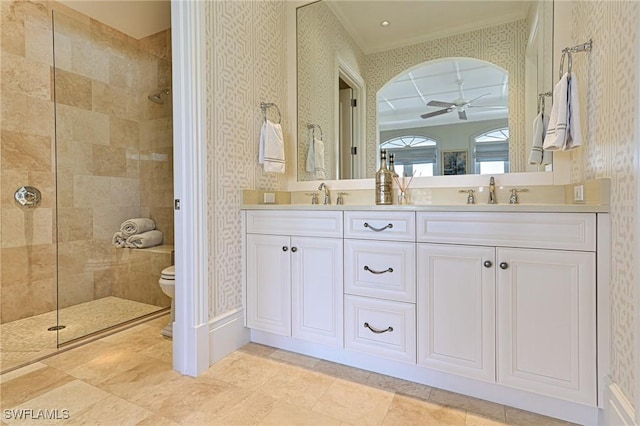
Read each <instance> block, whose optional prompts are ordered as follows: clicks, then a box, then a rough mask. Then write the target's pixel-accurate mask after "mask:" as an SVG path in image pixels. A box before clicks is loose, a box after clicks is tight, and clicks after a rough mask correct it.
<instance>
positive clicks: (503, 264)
mask: <svg viewBox="0 0 640 426" xmlns="http://www.w3.org/2000/svg"><path fill="white" fill-rule="evenodd" d="M508 267H509V264H508V263H507V262H500V269H507V268H508Z"/></svg>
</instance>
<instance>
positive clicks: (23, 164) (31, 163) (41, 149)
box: [0, 130, 53, 172]
mask: <svg viewBox="0 0 640 426" xmlns="http://www.w3.org/2000/svg"><path fill="white" fill-rule="evenodd" d="M0 138H1V139H2V148H1V150H2V152H1V155H2V168H3V169H5V168H6V169H13V170H27V171H28V170H32V171H38V172H50V171H52V167H53V164H52V161H51V156H52V154H51V138H49V137H45V136H37V135H31V134H28V133H18V132H11V131H8V130H6V131H5V130H2V131H1V132H0Z"/></svg>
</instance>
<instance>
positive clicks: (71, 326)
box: [0, 297, 163, 371]
mask: <svg viewBox="0 0 640 426" xmlns="http://www.w3.org/2000/svg"><path fill="white" fill-rule="evenodd" d="M160 309H163V308H162V307H160V306H154V305H148V304H145V303H140V302H134V301H132V300H127V299H120V298H118V297H104V298H102V299H97V300H93V301H90V302H86V303H81V304H78V305H74V306H70V307H68V308H64V309H61V310H60V311H59V312H58V311H51V312H47V313H44V314H40V315H35V316H33V317H29V318H24V319H21V320H17V321H11V322H8V323H5V324H0V371H7V370H9V369H12V368H14V367H16V366H19V365H22V364H25V363H27V362H30V361H32V360H37V359H40V358H42V357H45V356H47V355H50V354H52V353H55V352H56V351H57V350H58V349H57V346H58V342H60V343H65V342H69V341H71V340H74V339H77V338H80V337H83V336H86V335H88V334H90V333H94V332H96V331H100V330H104V329H106V328H109V327H112V326H115V325H118V324H122V323H124V322H127V321H131V320H134V319H136V318H139V317H142V316H144V315H148V314H151V313H154V312H158V311H159V310H160ZM58 318H59V323H60V325H64V326H65V328H64V329H62V330H59V331H58V332H57V333H56V332H55V331H48V330H47V329H48V328H49V327H52V326H56V325H58Z"/></svg>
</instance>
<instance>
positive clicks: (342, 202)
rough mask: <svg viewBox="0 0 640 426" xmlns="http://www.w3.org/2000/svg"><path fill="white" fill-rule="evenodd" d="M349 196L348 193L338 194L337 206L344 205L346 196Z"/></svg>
mask: <svg viewBox="0 0 640 426" xmlns="http://www.w3.org/2000/svg"><path fill="white" fill-rule="evenodd" d="M345 195H349V193H348V192H338V198H337V199H336V204H344V196H345Z"/></svg>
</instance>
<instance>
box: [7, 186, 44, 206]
mask: <svg viewBox="0 0 640 426" xmlns="http://www.w3.org/2000/svg"><path fill="white" fill-rule="evenodd" d="M14 198H15V200H16V203H18V205H20V206H22V207H27V208H33V207H37V206H38V204H40V200H42V193H40V191H39V190H38V188H36V187H33V186H21V187H20V188H18V190H17V191H16V193H15V194H14Z"/></svg>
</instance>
